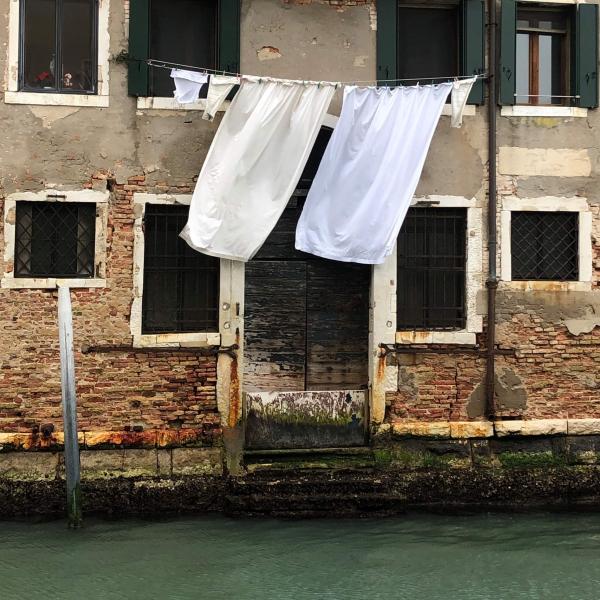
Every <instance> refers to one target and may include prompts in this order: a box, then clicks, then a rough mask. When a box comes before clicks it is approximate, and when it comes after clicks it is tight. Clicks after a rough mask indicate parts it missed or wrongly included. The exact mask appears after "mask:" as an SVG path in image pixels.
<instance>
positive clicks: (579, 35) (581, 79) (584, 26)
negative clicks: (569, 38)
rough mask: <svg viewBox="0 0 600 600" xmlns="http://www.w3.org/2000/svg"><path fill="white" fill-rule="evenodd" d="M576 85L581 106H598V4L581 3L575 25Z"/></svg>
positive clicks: (576, 92)
mask: <svg viewBox="0 0 600 600" xmlns="http://www.w3.org/2000/svg"><path fill="white" fill-rule="evenodd" d="M574 67H575V68H574V71H575V86H574V90H575V91H574V92H571V93H574V94H578V95H579V96H580V98H579V106H581V107H584V108H596V107H597V106H598V6H597V5H595V4H579V5H578V6H577V17H576V25H575V65H574Z"/></svg>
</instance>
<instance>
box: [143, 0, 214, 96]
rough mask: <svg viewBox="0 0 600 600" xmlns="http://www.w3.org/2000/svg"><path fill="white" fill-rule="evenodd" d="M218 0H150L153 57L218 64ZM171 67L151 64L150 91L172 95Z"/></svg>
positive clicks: (207, 66)
mask: <svg viewBox="0 0 600 600" xmlns="http://www.w3.org/2000/svg"><path fill="white" fill-rule="evenodd" d="M216 8H217V3H216V0H169V1H167V0H151V2H150V58H154V59H157V60H164V61H169V62H175V63H180V64H184V65H191V66H195V67H206V68H209V69H214V68H215V67H216V24H217V10H216ZM173 90H174V85H173V80H172V79H171V76H170V72H169V70H168V69H159V68H152V67H151V68H150V94H151V95H152V96H165V97H172V96H173Z"/></svg>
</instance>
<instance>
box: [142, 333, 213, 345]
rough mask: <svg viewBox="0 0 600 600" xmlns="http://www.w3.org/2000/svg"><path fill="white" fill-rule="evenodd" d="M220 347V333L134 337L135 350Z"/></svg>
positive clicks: (162, 334)
mask: <svg viewBox="0 0 600 600" xmlns="http://www.w3.org/2000/svg"><path fill="white" fill-rule="evenodd" d="M220 345H221V334H220V333H157V334H141V335H134V336H133V346H134V348H153V347H160V348H164V347H167V348H169V347H171V348H204V347H208V346H220Z"/></svg>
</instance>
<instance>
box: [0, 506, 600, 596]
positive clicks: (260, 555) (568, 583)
mask: <svg viewBox="0 0 600 600" xmlns="http://www.w3.org/2000/svg"><path fill="white" fill-rule="evenodd" d="M0 598H1V599H2V600H16V599H18V600H22V599H27V600H32V599H33V600H35V599H37V598H44V599H50V600H62V599H66V600H70V599H77V600H96V599H102V600H112V599H115V600H117V599H118V600H129V599H138V598H139V599H150V598H151V599H177V600H179V599H181V600H183V599H185V600H187V599H191V598H193V599H202V600H204V599H213V598H215V599H220V598H223V599H228V600H245V599H252V600H270V599H278V600H279V599H281V600H288V599H290V600H308V599H311V600H312V599H324V600H329V599H331V600H333V599H335V600H338V599H339V600H354V599H361V600H379V599H386V600H387V599H392V600H396V599H405V598H406V599H407V600H408V599H410V600H421V599H423V600H438V599H440V600H441V599H444V600H454V599H457V600H458V599H460V600H483V599H486V600H487V599H490V600H518V599H528V600H529V599H543V600H552V599H554V598H556V599H557V600H558V599H560V600H568V599H573V600H587V599H590V600H592V599H598V598H600V515H549V514H543V515H527V516H525V515H489V516H485V515H484V516H469V517H456V516H453V517H445V516H424V515H409V516H405V517H403V518H397V519H383V520H340V521H319V520H317V521H295V522H286V521H273V520H231V519H226V518H221V517H210V518H196V519H185V520H176V521H168V522H156V521H154V522H144V521H118V522H114V521H113V522H107V521H87V523H86V526H85V528H84V529H82V530H80V531H68V530H67V529H66V528H65V524H64V523H62V522H50V523H41V524H40V523H0Z"/></svg>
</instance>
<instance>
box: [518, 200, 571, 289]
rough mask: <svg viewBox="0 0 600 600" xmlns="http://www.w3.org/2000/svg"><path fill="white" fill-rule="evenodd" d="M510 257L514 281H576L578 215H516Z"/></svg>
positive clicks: (531, 213)
mask: <svg viewBox="0 0 600 600" xmlns="http://www.w3.org/2000/svg"><path fill="white" fill-rule="evenodd" d="M511 254H512V279H513V280H545V281H577V280H578V279H579V215H578V213H576V212H542V211H539V212H538V211H531V212H530V211H515V212H513V213H512V214H511Z"/></svg>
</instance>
